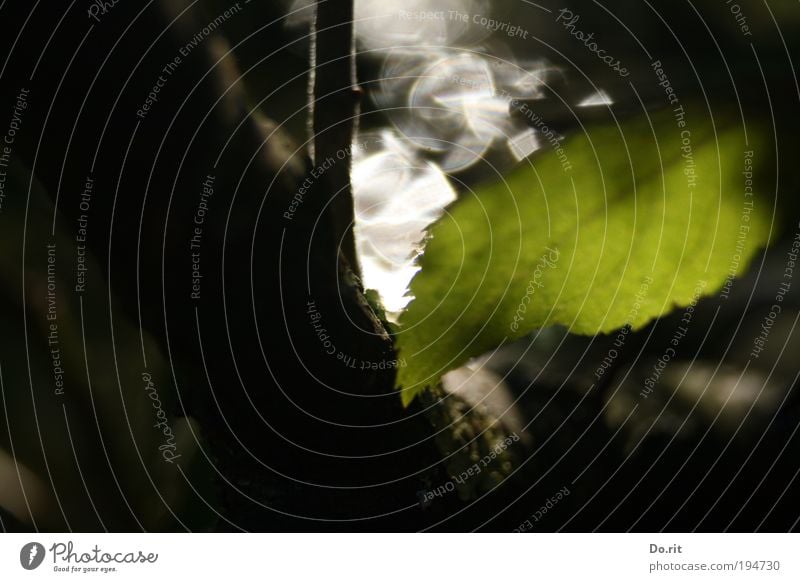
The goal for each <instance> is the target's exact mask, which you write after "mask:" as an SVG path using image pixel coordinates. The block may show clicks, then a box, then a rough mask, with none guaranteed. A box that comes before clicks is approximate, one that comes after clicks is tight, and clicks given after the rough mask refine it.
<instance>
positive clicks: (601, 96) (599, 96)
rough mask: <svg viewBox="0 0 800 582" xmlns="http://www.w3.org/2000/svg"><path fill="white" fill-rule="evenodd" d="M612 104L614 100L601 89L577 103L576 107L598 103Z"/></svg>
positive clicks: (594, 105)
mask: <svg viewBox="0 0 800 582" xmlns="http://www.w3.org/2000/svg"><path fill="white" fill-rule="evenodd" d="M613 104H614V100H613V99H612V98H611V97H610V96H609V94H608V93H606V92H605V91H603V90H602V89H601V90H600V91H598V92H597V93H595V94H594V95H590V96H589V97H587V98H586V99H584V100H583V101H581V102H580V103H578V107H597V106H598V105H613Z"/></svg>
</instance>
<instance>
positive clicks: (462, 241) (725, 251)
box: [396, 108, 773, 404]
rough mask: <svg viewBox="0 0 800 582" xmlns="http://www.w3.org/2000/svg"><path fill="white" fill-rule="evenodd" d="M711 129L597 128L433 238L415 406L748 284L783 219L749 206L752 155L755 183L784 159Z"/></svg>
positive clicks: (456, 212)
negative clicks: (548, 333)
mask: <svg viewBox="0 0 800 582" xmlns="http://www.w3.org/2000/svg"><path fill="white" fill-rule="evenodd" d="M733 119H734V120H735V118H733ZM700 121H701V120H700V119H697V120H695V119H693V118H692V110H690V109H688V108H687V114H686V117H685V122H686V124H685V126H683V127H681V126H679V123H678V122H679V120H678V119H677V118H676V116H675V113H674V112H673V111H664V112H660V113H657V114H656V115H650V116H649V117H648V118H645V119H638V120H634V121H632V122H630V123H626V124H624V125H622V126H619V127H618V126H616V125H610V126H600V127H594V128H589V129H588V130H587V133H584V134H581V135H579V136H575V137H573V138H571V139H569V140H567V141H565V142H563V143H562V144H561V148H560V149H556V150H553V149H552V148H550V144H549V142H546V144H547V145H546V147H548V148H549V152H548V153H545V154H544V155H542V156H540V157H536V158H534V159H533V160H531V161H526V162H525V163H524V164H523V165H522V166H521V167H519V168H518V169H516V170H515V171H514V172H512V173H511V175H510V176H508V177H507V178H506V179H505V180H501V181H499V182H497V183H495V184H492V185H489V186H486V187H483V188H479V189H478V190H477V191H474V192H471V193H467V194H464V195H463V197H462V199H461V200H459V201H458V202H456V203H455V204H454V205H453V207H452V208H450V209H449V210H450V211H449V212H448V213H447V214H445V215H444V216H443V217H442V218H441V219H440V220H439V221H438V222H437V223H436V224H434V225H433V226H432V227H431V229H430V240H429V241H428V244H427V247H426V249H425V253H424V255H423V257H422V258H421V261H420V265H421V267H422V269H421V271H420V272H419V273H418V274H417V276H416V277H415V278H414V280H413V281H412V283H411V292H412V293H413V295H414V297H415V299H414V300H413V301H412V302H411V304H410V305H409V307H408V309H407V311H406V312H405V313H403V314H402V315H401V317H400V321H399V328H398V333H397V336H396V345H397V348H398V350H399V352H400V356H401V357H403V358H405V359H406V361H407V363H408V365H407V366H406V367H404V368H401V369H400V370H399V371H398V376H397V387H398V388H402V389H403V392H402V396H403V402H404V403H405V404H408V403H409V402H411V400H412V399H413V398H414V396H415V395H416V394H418V393H419V392H420V391H421V390H423V389H424V388H425V387H426V386H429V385H431V384H435V383H436V382H438V381H439V378H440V376H441V375H442V374H444V373H445V372H447V371H448V370H451V369H453V368H455V367H457V366H459V365H461V364H463V363H464V362H466V361H467V360H468V359H469V358H470V357H473V356H476V355H479V354H481V353H484V352H486V351H488V350H491V349H494V348H496V347H497V346H500V345H502V344H504V343H506V342H508V341H510V340H513V339H516V338H519V337H521V336H523V335H525V334H527V333H529V332H530V331H532V330H534V329H538V328H542V327H547V326H551V325H557V324H560V325H564V326H567V327H568V328H569V330H570V331H571V332H574V333H578V334H597V333H609V332H612V331H614V330H616V329H618V328H620V327H623V326H625V325H630V326H631V327H632V328H633V329H637V328H640V327H642V326H644V325H645V324H647V323H648V322H649V321H651V320H652V319H654V318H656V317H659V316H662V315H664V314H666V313H669V312H670V311H671V310H673V309H674V308H676V307H684V306H687V305H690V304H692V303H694V302H695V301H696V300H697V298H698V296H701V295H708V294H712V293H715V292H718V291H719V290H720V289H721V288H722V287H723V285H726V282H728V281H732V277H733V276H735V275H738V274H740V273H741V272H742V271H743V270H744V269H745V268H746V265H747V263H748V262H749V260H750V259H751V258H752V256H753V255H754V254H755V252H756V251H757V250H758V249H759V248H760V247H762V246H764V245H766V244H767V243H768V240H769V237H770V233H771V227H770V224H771V221H770V217H771V216H772V211H773V208H772V206H773V201H772V199H771V198H770V197H769V194H770V192H764V191H761V192H758V191H753V188H751V189H750V190H748V191H747V193H746V190H745V188H746V183H745V180H746V176H745V175H744V174H743V172H744V170H745V168H746V160H745V156H746V153H745V152H749V151H752V152H754V153H753V156H752V158H751V159H750V161H749V162H750V163H751V164H752V165H753V167H754V171H755V168H757V167H758V165H759V163H760V160H761V158H762V157H767V156H768V155H771V153H770V151H769V150H768V148H767V147H766V146H763V145H762V143H763V134H759V133H758V132H757V131H756V127H755V126H751V125H750V124H748V127H747V129H748V138H749V144H748V143H746V142H745V137H744V132H743V130H742V128H741V126H740V125H736V124H735V123H728V124H727V125H723V124H722V123H721V120H720V119H719V118H717V117H715V118H714V125H712V123H711V121H710V120H708V119H706V118H702V122H700ZM767 143H768V142H767ZM755 182H756V183H755V188H756V189H757V188H758V186H759V182H758V180H757V179H756V180H755ZM750 185H751V186H752V182H751V183H750ZM762 187H763V184H762Z"/></svg>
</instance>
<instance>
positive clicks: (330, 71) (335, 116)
mask: <svg viewBox="0 0 800 582" xmlns="http://www.w3.org/2000/svg"><path fill="white" fill-rule="evenodd" d="M311 38H312V44H311V82H310V95H309V104H310V110H311V114H310V115H311V117H310V120H311V129H312V134H313V140H312V150H311V157H312V160H313V161H314V165H315V166H316V167H317V168H320V167H323V165H324V167H325V168H326V169H325V173H324V175H323V179H324V181H325V185H326V186H327V188H326V189H325V190H327V192H329V194H330V196H331V197H332V200H331V201H330V205H329V206H328V207H327V208H328V210H327V213H328V216H329V220H328V223H329V224H330V226H331V228H332V230H333V236H334V241H335V244H337V245H339V249H340V251H341V254H342V255H343V256H344V257H345V258H346V259H347V261H348V262H349V263H350V268H351V269H352V270H353V272H354V273H356V274H359V266H358V260H357V256H356V247H355V239H354V236H353V221H354V219H355V212H354V206H353V192H352V186H351V184H350V169H351V165H352V158H351V147H352V143H353V136H354V135H355V132H356V127H357V120H358V113H359V101H360V94H361V91H360V90H359V88H358V86H357V76H356V65H355V37H354V34H353V0H336V1H335V2H334V1H333V0H318V1H317V3H316V9H315V13H314V20H313V24H312V30H311ZM327 166H330V167H329V168H328V167H327ZM320 190H322V189H320ZM320 190H317V191H318V192H319V191H320Z"/></svg>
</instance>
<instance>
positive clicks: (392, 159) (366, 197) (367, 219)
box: [352, 131, 456, 318]
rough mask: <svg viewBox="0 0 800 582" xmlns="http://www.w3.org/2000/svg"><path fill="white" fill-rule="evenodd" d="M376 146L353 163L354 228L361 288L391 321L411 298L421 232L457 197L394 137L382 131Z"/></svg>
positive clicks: (436, 173) (439, 173)
mask: <svg viewBox="0 0 800 582" xmlns="http://www.w3.org/2000/svg"><path fill="white" fill-rule="evenodd" d="M360 139H362V140H364V138H363V137H362V138H360ZM378 143H379V144H380V148H379V149H378V151H376V152H375V153H371V154H369V155H359V156H358V157H356V159H355V161H354V164H353V171H352V182H353V198H354V202H355V211H356V224H355V228H354V229H353V230H354V234H355V238H356V247H357V251H358V255H359V259H360V262H361V271H362V277H363V283H364V287H365V288H367V289H375V290H376V291H378V293H380V295H381V299H382V300H383V304H384V307H385V308H386V311H387V313H388V314H389V316H390V318H394V317H396V316H397V315H398V314H399V312H400V311H402V310H403V309H404V308H405V307H406V305H407V304H408V302H409V301H410V300H411V299H412V298H411V297H410V296H408V295H407V292H408V284H409V282H410V281H411V279H412V277H413V276H414V274H415V273H416V272H417V271H418V270H419V267H418V266H417V265H416V261H417V258H418V257H419V255H420V254H421V253H422V243H423V240H424V238H425V229H426V228H427V227H428V226H429V225H430V224H431V223H432V222H434V221H435V220H436V219H437V218H439V216H441V214H442V211H443V210H444V208H445V207H446V206H447V205H448V204H450V203H451V202H453V201H454V200H455V199H456V193H455V190H453V187H452V186H451V185H450V182H449V180H448V179H447V177H446V176H445V175H444V173H443V172H442V170H440V169H439V168H438V167H437V166H436V165H434V164H431V163H429V162H424V161H421V160H419V159H418V158H417V157H416V156H415V154H414V153H413V152H412V151H410V150H409V149H407V147H406V144H405V143H404V142H403V140H401V139H399V138H398V137H397V136H396V135H395V134H393V133H391V132H389V131H384V132H382V133H381V134H380V137H379V138H378Z"/></svg>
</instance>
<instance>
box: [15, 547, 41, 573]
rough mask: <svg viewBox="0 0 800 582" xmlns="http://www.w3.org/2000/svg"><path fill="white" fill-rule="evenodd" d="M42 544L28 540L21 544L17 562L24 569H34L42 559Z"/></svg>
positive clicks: (39, 564)
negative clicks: (28, 541)
mask: <svg viewBox="0 0 800 582" xmlns="http://www.w3.org/2000/svg"><path fill="white" fill-rule="evenodd" d="M44 554H45V551H44V546H43V545H42V544H40V543H38V542H30V543H27V544H25V545H24V546H22V549H21V550H20V552H19V563H20V564H22V567H23V568H25V569H26V570H35V569H36V568H38V567H39V566H41V565H42V562H43V561H44Z"/></svg>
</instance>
